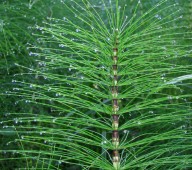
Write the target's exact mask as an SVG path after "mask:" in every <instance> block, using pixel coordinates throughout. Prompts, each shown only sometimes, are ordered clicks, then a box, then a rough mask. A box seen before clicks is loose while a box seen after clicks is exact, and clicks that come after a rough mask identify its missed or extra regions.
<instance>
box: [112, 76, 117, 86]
mask: <svg viewBox="0 0 192 170" xmlns="http://www.w3.org/2000/svg"><path fill="white" fill-rule="evenodd" d="M113 80H114V84H115V86H116V85H117V80H118V76H117V75H114V76H113Z"/></svg>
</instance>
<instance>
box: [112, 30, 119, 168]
mask: <svg viewBox="0 0 192 170" xmlns="http://www.w3.org/2000/svg"><path fill="white" fill-rule="evenodd" d="M112 59H113V65H112V70H113V86H112V97H113V100H112V108H113V109H112V127H113V132H112V143H113V146H114V149H113V155H112V158H113V166H114V168H115V169H116V170H117V169H119V166H120V156H119V149H118V147H119V131H118V127H119V115H118V114H117V112H118V110H119V104H118V98H117V97H118V85H117V82H118V75H117V71H118V62H117V61H118V30H116V31H115V43H114V47H113V58H112Z"/></svg>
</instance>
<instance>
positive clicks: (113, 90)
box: [112, 86, 118, 98]
mask: <svg viewBox="0 0 192 170" xmlns="http://www.w3.org/2000/svg"><path fill="white" fill-rule="evenodd" d="M117 95H118V87H117V86H112V96H113V97H114V98H115V97H117Z"/></svg>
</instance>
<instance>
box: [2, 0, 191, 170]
mask: <svg viewBox="0 0 192 170" xmlns="http://www.w3.org/2000/svg"><path fill="white" fill-rule="evenodd" d="M35 3H40V1H30V3H29V5H30V4H31V6H30V8H31V9H33V5H35ZM131 3H132V5H133V6H131V7H130V6H129V5H128V6H126V5H125V3H124V1H120V2H118V0H112V1H101V2H98V1H96V2H95V1H93V2H92V1H86V0H82V1H79V2H77V1H73V0H72V1H70V2H68V1H67V2H65V1H61V2H60V4H61V5H62V8H63V9H64V10H65V13H66V15H67V16H68V17H66V16H65V17H61V15H60V14H59V13H58V16H55V18H53V15H50V16H48V17H44V19H42V20H43V22H42V23H40V22H39V24H38V23H35V25H34V27H33V28H31V32H33V36H29V38H31V43H28V51H27V52H23V51H22V52H21V54H22V55H23V57H25V56H27V55H28V54H29V56H31V57H32V58H30V61H32V62H31V63H32V64H30V65H28V64H25V63H23V60H22V59H21V58H20V59H18V60H13V62H14V67H15V69H14V70H13V72H15V73H14V79H12V82H13V83H14V84H13V90H9V91H8V92H7V93H8V96H7V97H8V98H14V99H17V100H18V101H17V103H18V104H19V106H22V107H24V108H26V109H21V108H20V109H19V108H18V110H13V111H12V110H11V109H10V111H9V114H8V113H6V117H5V118H3V121H2V122H1V124H2V128H1V130H0V135H2V136H3V137H5V136H9V138H10V141H9V142H8V143H7V145H6V147H5V148H1V152H2V156H1V157H0V160H1V161H2V162H4V161H8V160H9V161H10V162H17V161H19V165H16V167H14V169H16V168H19V169H25V168H26V169H83V170H86V169H102V170H113V169H114V170H115V169H119V170H127V169H133V170H134V169H135V170H137V169H154V170H155V169H156V170H158V169H190V168H191V167H192V164H191V162H192V156H191V151H192V145H191V138H192V135H191V133H192V131H191V119H192V117H191V99H192V98H191V94H190V89H191V78H192V75H191V74H190V72H191V45H192V44H191V32H190V29H189V28H188V27H187V26H185V25H183V24H182V20H183V16H182V11H180V10H179V5H178V4H176V3H174V1H173V0H171V1H167V0H163V1H158V2H157V3H154V4H153V3H152V5H151V7H150V5H149V6H148V9H147V10H144V9H146V7H145V6H147V4H148V3H147V1H141V2H140V1H138V2H136V1H133V2H132V1H131V2H130V4H131ZM120 5H121V6H120ZM28 8H29V6H28ZM31 9H30V10H31ZM39 9H40V7H39ZM129 9H130V10H129ZM141 9H142V10H141ZM54 10H55V11H57V10H56V9H54V8H52V10H51V11H52V12H53V11H54ZM34 11H35V12H37V14H36V13H35V12H32V13H31V14H35V15H38V10H37V11H36V9H34ZM53 13H54V12H53ZM29 14H30V12H29ZM41 14H42V13H41ZM45 15H46V14H45ZM45 15H44V16H45ZM18 22H19V23H20V21H18ZM21 24H22V23H21ZM25 24H26V25H27V22H25ZM22 25H24V24H22ZM10 28H11V29H12V28H13V27H12V26H11V27H10ZM25 28H26V27H25ZM3 29H4V28H3ZM20 29H22V27H20V28H18V30H20ZM7 32H9V31H7ZM10 32H11V31H10ZM31 32H30V33H31ZM26 34H29V32H26ZM21 36H25V34H24V35H23V33H22V34H21ZM13 37H14V40H15V41H17V42H19V43H21V44H22V48H23V50H24V51H25V50H26V48H25V45H26V43H27V41H26V42H25V41H24V42H23V41H21V40H20V39H19V38H18V39H15V37H17V36H15V35H14V36H13ZM26 39H27V38H26ZM117 40H118V43H117ZM15 41H12V40H11V41H7V42H11V43H14V42H15ZM2 44H3V45H5V43H2ZM11 47H13V45H11ZM114 48H118V62H117V65H118V69H117V75H118V82H117V85H116V84H115V81H114V69H113V65H114V60H113V57H114V56H113V55H114ZM2 49H5V53H6V52H7V49H6V48H4V47H3V46H2ZM17 51H18V50H17ZM15 56H16V55H13V57H15ZM29 56H28V57H29ZM5 59H6V60H7V56H6V57H5ZM7 61H8V60H7ZM28 61H29V60H28ZM9 66H10V64H8V65H7V66H6V68H8V70H9V69H10V68H9ZM3 70H5V67H4V68H3ZM15 70H16V71H15ZM18 70H21V72H19V71H18ZM21 74H22V75H24V78H21V77H22V76H21ZM113 86H118V95H117V96H115V99H117V101H118V104H119V110H118V112H117V114H118V115H119V128H118V130H119V138H120V144H119V146H117V145H114V143H113V141H112V137H111V136H112V133H113V131H114V130H115V129H114V127H113V126H112V123H113V119H112V115H113V114H114V109H113V101H114V95H113V92H112V87H113ZM11 87H12V86H11ZM3 97H4V96H3ZM113 150H119V152H120V167H118V168H115V167H114V165H113V163H112V159H113V158H112V151H113ZM178 162H179V163H178ZM2 165H4V164H2ZM3 169H8V168H6V167H3Z"/></svg>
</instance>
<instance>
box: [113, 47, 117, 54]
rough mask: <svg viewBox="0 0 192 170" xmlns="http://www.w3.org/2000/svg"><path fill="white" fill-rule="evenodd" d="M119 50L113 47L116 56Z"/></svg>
mask: <svg viewBox="0 0 192 170" xmlns="http://www.w3.org/2000/svg"><path fill="white" fill-rule="evenodd" d="M117 52H118V48H113V55H114V56H116V55H117Z"/></svg>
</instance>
